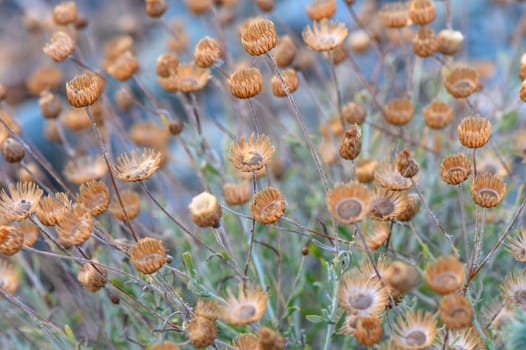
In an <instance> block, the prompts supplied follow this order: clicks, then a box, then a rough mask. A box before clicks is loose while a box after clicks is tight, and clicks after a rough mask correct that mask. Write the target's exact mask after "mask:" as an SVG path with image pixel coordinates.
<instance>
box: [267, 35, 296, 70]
mask: <svg viewBox="0 0 526 350" xmlns="http://www.w3.org/2000/svg"><path fill="white" fill-rule="evenodd" d="M272 57H274V60H275V61H276V65H277V66H278V67H280V68H285V67H286V66H288V65H289V64H291V63H292V61H294V58H295V57H296V45H294V41H292V39H291V38H290V36H288V35H284V36H282V37H280V38H279V39H278V43H277V45H276V47H275V48H274V50H272Z"/></svg>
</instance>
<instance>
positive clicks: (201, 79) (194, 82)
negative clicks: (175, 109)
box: [174, 63, 210, 92]
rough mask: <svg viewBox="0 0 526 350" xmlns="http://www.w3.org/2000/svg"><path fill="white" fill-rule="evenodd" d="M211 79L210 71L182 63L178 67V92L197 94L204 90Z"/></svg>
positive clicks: (176, 79) (176, 77) (176, 75)
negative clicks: (196, 92)
mask: <svg viewBox="0 0 526 350" xmlns="http://www.w3.org/2000/svg"><path fill="white" fill-rule="evenodd" d="M209 77H210V71H209V70H208V69H203V68H199V67H196V66H194V64H192V63H186V64H184V63H181V64H179V65H178V66H177V70H176V73H175V77H174V79H175V81H176V86H177V90H179V91H182V92H195V91H199V90H201V89H203V88H204V87H205V85H206V83H207V82H208V78H209Z"/></svg>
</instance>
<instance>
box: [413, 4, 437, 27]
mask: <svg viewBox="0 0 526 350" xmlns="http://www.w3.org/2000/svg"><path fill="white" fill-rule="evenodd" d="M435 17H436V8H435V3H434V2H433V0H411V2H410V3H409V18H410V19H411V21H412V22H413V23H415V24H420V25H422V26H423V25H426V24H430V23H431V22H433V21H434V19H435Z"/></svg>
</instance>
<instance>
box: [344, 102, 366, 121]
mask: <svg viewBox="0 0 526 350" xmlns="http://www.w3.org/2000/svg"><path fill="white" fill-rule="evenodd" d="M366 116H367V111H366V110H365V108H363V107H362V106H361V105H359V104H358V103H355V102H349V103H347V104H346V105H345V106H343V108H342V117H343V119H344V120H345V121H346V122H347V123H349V124H358V125H361V124H363V122H364V121H365V117H366Z"/></svg>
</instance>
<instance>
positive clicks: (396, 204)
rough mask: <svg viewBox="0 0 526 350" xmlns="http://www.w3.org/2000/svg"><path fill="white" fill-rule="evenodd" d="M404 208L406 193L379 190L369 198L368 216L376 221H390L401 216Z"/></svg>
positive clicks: (405, 205)
mask: <svg viewBox="0 0 526 350" xmlns="http://www.w3.org/2000/svg"><path fill="white" fill-rule="evenodd" d="M406 208H407V193H406V192H403V191H389V190H385V189H380V190H377V191H376V192H375V194H374V196H373V197H372V198H371V204H370V209H369V216H370V217H371V218H373V219H376V220H391V219H394V218H396V217H397V216H398V215H400V214H402V213H403V212H404V211H405V210H406Z"/></svg>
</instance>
